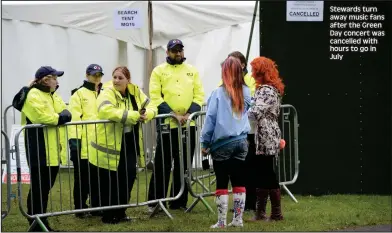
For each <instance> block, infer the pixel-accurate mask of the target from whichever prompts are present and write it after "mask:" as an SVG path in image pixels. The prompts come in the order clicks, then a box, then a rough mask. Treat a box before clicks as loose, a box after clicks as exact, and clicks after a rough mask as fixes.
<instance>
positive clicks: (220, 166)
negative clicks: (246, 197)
mask: <svg viewBox="0 0 392 233" xmlns="http://www.w3.org/2000/svg"><path fill="white" fill-rule="evenodd" d="M213 165H214V172H215V177H216V189H217V190H218V189H228V187H229V181H230V183H231V186H232V187H244V186H245V183H246V182H245V179H244V178H245V176H244V170H245V161H243V160H239V159H235V158H231V159H228V160H223V161H216V160H213Z"/></svg>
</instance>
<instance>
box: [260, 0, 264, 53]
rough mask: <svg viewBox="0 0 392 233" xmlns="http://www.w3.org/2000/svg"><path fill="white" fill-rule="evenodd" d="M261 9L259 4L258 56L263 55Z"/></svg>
mask: <svg viewBox="0 0 392 233" xmlns="http://www.w3.org/2000/svg"><path fill="white" fill-rule="evenodd" d="M263 10H264V9H263V8H262V6H261V2H260V4H259V46H260V56H262V55H263V37H264V33H263Z"/></svg>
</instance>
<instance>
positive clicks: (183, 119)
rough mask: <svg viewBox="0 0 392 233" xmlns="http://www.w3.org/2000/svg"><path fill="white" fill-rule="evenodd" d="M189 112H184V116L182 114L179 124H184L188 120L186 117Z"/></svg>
mask: <svg viewBox="0 0 392 233" xmlns="http://www.w3.org/2000/svg"><path fill="white" fill-rule="evenodd" d="M189 115H190V114H189V113H187V114H185V115H184V116H182V117H181V120H180V121H181V125H184V124H186V121H187V120H188V118H189Z"/></svg>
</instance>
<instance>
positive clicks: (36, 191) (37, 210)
mask: <svg viewBox="0 0 392 233" xmlns="http://www.w3.org/2000/svg"><path fill="white" fill-rule="evenodd" d="M58 171H59V166H54V167H48V166H44V165H41V166H38V164H37V166H30V182H31V184H30V190H29V194H28V195H27V214H29V215H34V214H43V213H46V210H47V207H48V200H49V192H50V190H51V189H52V187H53V185H54V183H55V182H56V177H57V173H58ZM41 198H42V199H41ZM41 200H42V201H41ZM41 220H42V221H43V222H44V223H45V224H46V223H47V219H46V218H41ZM29 222H30V224H32V222H33V220H30V219H29Z"/></svg>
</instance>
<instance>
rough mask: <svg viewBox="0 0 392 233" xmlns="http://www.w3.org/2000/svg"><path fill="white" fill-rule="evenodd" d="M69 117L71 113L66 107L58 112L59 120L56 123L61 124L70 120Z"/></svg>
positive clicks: (70, 117)
mask: <svg viewBox="0 0 392 233" xmlns="http://www.w3.org/2000/svg"><path fill="white" fill-rule="evenodd" d="M71 119H72V114H71V113H70V112H69V111H68V110H67V109H64V110H63V111H62V112H60V113H59V121H58V124H57V125H63V124H65V123H67V122H70V121H71Z"/></svg>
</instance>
